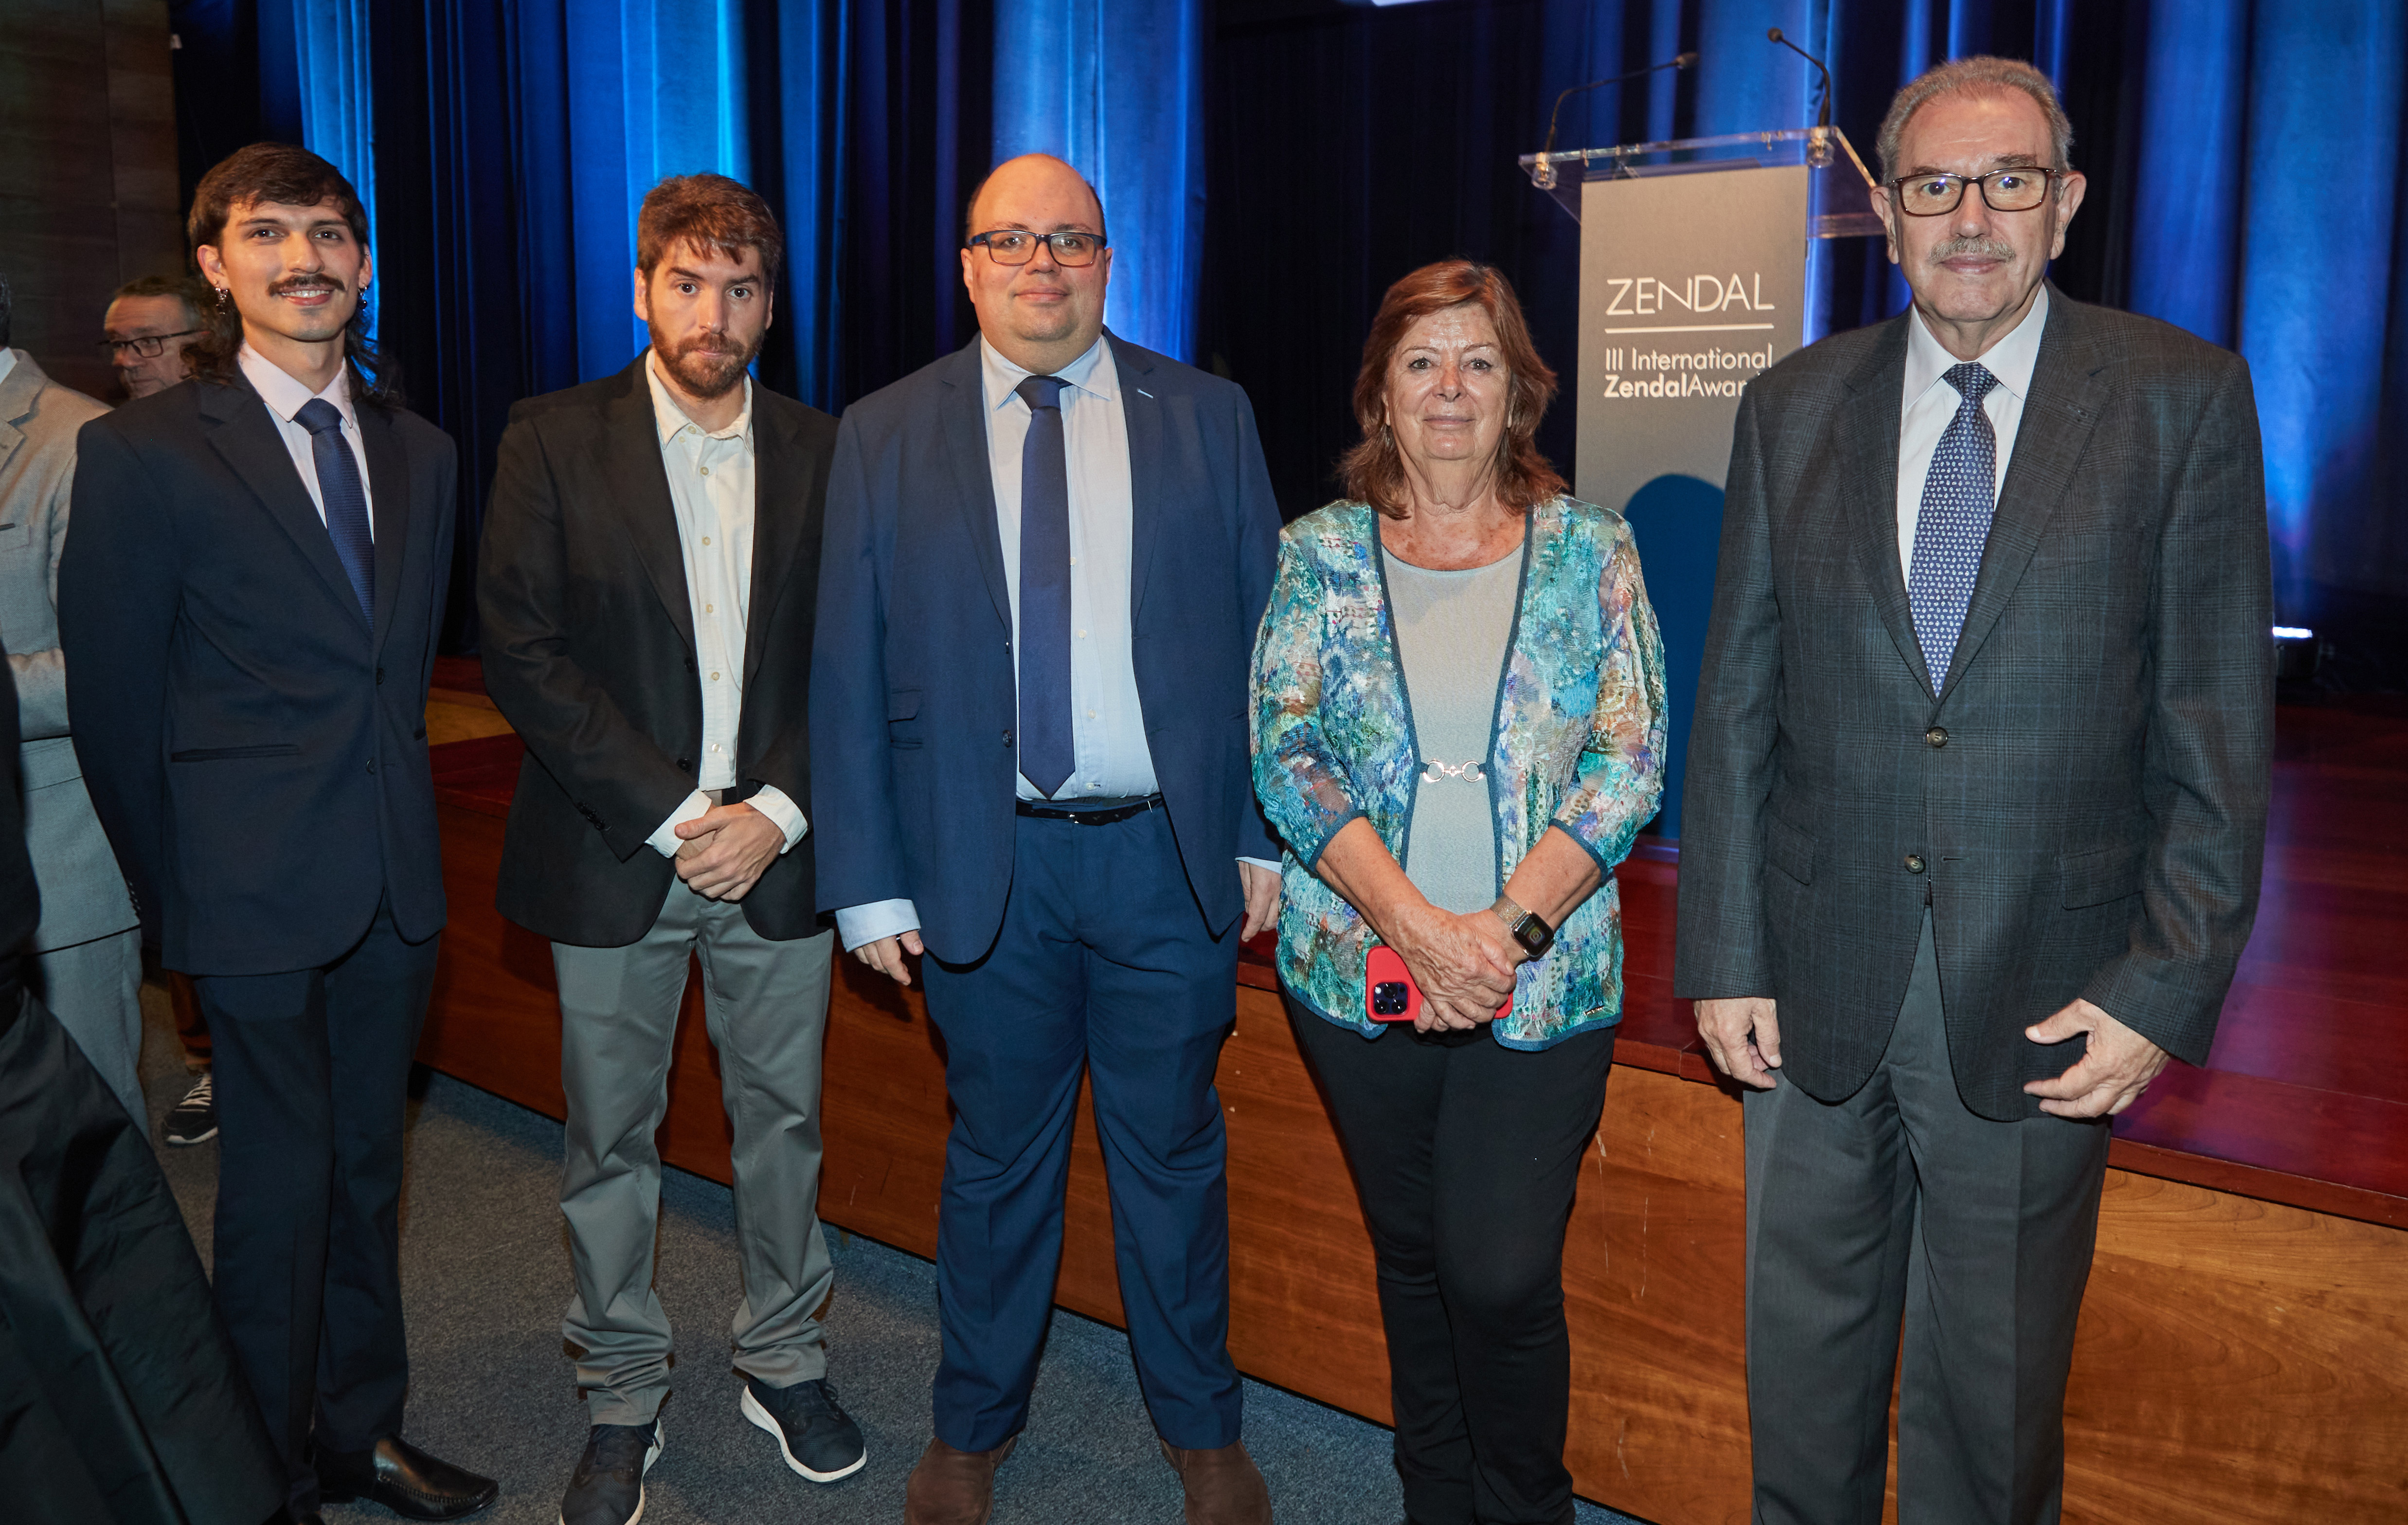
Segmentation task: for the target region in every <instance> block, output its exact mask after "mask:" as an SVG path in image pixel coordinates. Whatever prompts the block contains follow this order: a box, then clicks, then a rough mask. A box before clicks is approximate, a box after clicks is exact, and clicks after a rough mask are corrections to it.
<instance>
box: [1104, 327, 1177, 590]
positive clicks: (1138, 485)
mask: <svg viewBox="0 0 2408 1525" xmlns="http://www.w3.org/2000/svg"><path fill="white" fill-rule="evenodd" d="M1106 334H1107V337H1109V338H1111V341H1112V347H1111V354H1112V364H1113V366H1114V367H1116V368H1117V369H1118V370H1119V372H1120V384H1121V418H1122V421H1123V423H1124V424H1125V427H1126V428H1127V430H1128V453H1129V625H1130V627H1131V628H1135V627H1136V625H1137V619H1138V615H1139V612H1140V611H1141V610H1142V609H1143V608H1144V606H1145V587H1146V580H1147V574H1148V572H1149V571H1150V570H1151V568H1153V566H1154V543H1155V542H1156V541H1157V540H1160V539H1161V531H1162V518H1163V503H1162V404H1161V402H1160V401H1159V400H1158V399H1156V398H1155V397H1154V395H1153V394H1152V393H1151V392H1149V391H1146V390H1144V383H1145V381H1146V380H1147V379H1148V378H1149V377H1150V376H1151V375H1152V373H1153V371H1154V355H1153V353H1152V352H1150V351H1147V350H1143V349H1140V348H1139V347H1138V346H1137V345H1134V344H1131V343H1128V342H1127V341H1125V339H1123V338H1120V336H1118V335H1117V334H1112V333H1111V331H1110V330H1106Z"/></svg>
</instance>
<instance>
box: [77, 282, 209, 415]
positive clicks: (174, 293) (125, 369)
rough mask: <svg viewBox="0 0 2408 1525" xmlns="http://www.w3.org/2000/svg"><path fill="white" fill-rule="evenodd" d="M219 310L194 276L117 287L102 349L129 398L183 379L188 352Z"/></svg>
mask: <svg viewBox="0 0 2408 1525" xmlns="http://www.w3.org/2000/svg"><path fill="white" fill-rule="evenodd" d="M218 306H219V304H218V302H217V299H216V295H215V294H214V293H212V292H211V291H210V290H209V288H208V282H206V281H201V280H199V279H198V278H197V277H193V276H167V275H146V276H144V277H142V279H140V280H139V281H127V282H126V283H125V284H124V285H122V286H120V287H119V288H118V289H117V295H115V296H112V297H110V298H109V302H108V311H107V312H106V313H104V314H102V316H101V320H100V334H101V338H100V351H101V353H102V354H103V355H105V356H107V357H108V363H109V364H110V365H111V366H113V367H116V368H117V382H118V385H120V386H122V387H123V388H124V389H125V396H127V397H128V398H129V399H130V398H134V397H147V396H150V395H151V394H152V393H154V392H165V391H166V390H167V389H168V388H169V387H171V386H174V385H175V384H176V383H177V382H179V381H182V380H183V379H184V377H185V374H186V372H185V369H184V349H185V347H186V346H187V345H189V344H191V343H192V342H193V340H194V339H196V338H200V337H201V336H202V335H204V334H206V333H208V331H209V327H210V324H211V323H212V322H213V321H214V319H215V317H216V313H217V309H218Z"/></svg>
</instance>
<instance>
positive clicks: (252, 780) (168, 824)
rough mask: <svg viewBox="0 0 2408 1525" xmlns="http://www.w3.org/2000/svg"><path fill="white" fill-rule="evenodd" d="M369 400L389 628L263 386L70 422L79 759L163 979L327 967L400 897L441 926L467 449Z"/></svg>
mask: <svg viewBox="0 0 2408 1525" xmlns="http://www.w3.org/2000/svg"><path fill="white" fill-rule="evenodd" d="M358 384H359V383H358V380H357V377H356V376H354V378H353V385H354V387H357V386H358ZM355 395H356V394H355ZM358 413H359V421H360V438H361V440H362V442H363V445H364V446H365V450H366V455H367V462H368V488H369V496H370V498H371V500H372V505H373V507H372V510H371V511H372V512H373V514H374V516H375V535H376V613H375V617H374V619H373V620H371V619H370V618H368V617H367V616H366V615H364V614H362V613H361V611H360V605H359V599H358V597H357V596H356V595H354V594H353V593H352V591H351V583H350V582H349V580H348V579H346V578H345V577H344V575H343V567H342V562H341V561H340V560H339V559H338V558H337V556H336V554H335V543H334V540H333V539H332V538H331V537H329V536H328V535H327V533H326V526H325V522H324V521H323V520H322V519H320V518H319V517H318V511H317V508H316V506H315V505H313V504H312V503H311V502H310V501H309V490H308V488H307V487H306V486H304V485H303V484H302V482H301V476H300V473H299V472H298V471H296V470H295V469H294V465H293V457H292V455H291V454H290V453H287V452H286V450H285V448H284V441H283V439H282V438H281V437H280V436H279V434H278V433H277V429H276V423H275V420H274V419H273V418H271V417H270V416H269V414H268V411H267V405H266V404H265V403H263V402H262V401H260V399H259V394H258V393H256V392H254V391H252V390H251V384H250V383H249V382H248V381H242V380H240V379H236V381H233V382H230V383H225V384H219V383H215V382H208V381H190V382H186V383H185V384H184V385H181V386H175V387H170V388H168V389H167V390H166V391H165V392H161V393H158V394H156V395H154V396H149V397H144V398H141V399H139V400H137V401H135V402H130V403H128V404H126V405H125V406H124V407H122V408H121V409H119V410H117V411H115V412H113V413H109V414H107V415H105V416H103V417H101V418H96V419H94V420H93V421H92V422H91V423H89V424H85V425H84V426H83V431H82V433H81V434H80V435H79V437H78V439H77V457H78V458H77V466H76V480H75V495H74V498H73V502H72V508H71V510H70V512H71V516H72V522H73V524H74V526H75V528H74V532H73V533H72V534H70V535H69V536H68V537H67V544H66V550H65V554H63V555H62V557H61V558H60V562H59V635H60V644H61V646H62V647H63V649H64V650H65V654H66V669H67V707H68V710H69V712H71V713H72V714H73V715H74V716H75V744H76V757H77V760H78V761H79V763H80V764H81V765H82V768H83V775H84V783H85V785H86V786H87V787H88V788H89V789H90V790H91V792H92V802H93V808H94V809H95V810H96V811H98V813H99V814H100V822H101V826H102V827H104V828H105V829H106V830H107V831H108V841H109V845H110V846H111V847H112V848H114V849H115V851H116V854H117V860H118V864H119V866H120V867H121V868H122V869H123V870H124V871H125V878H126V882H127V883H128V885H131V886H132V887H133V890H134V893H135V899H136V906H137V909H139V911H140V912H141V914H142V921H143V928H144V932H145V935H146V938H147V939H149V940H150V941H155V942H158V943H159V944H160V949H161V957H162V961H163V962H165V964H166V965H167V967H168V968H170V969H178V970H182V971H186V972H187V973H193V974H266V973H275V972H279V971H289V970H297V969H314V968H320V967H322V966H324V965H327V964H330V963H332V962H333V961H334V960H335V959H337V957H341V956H342V954H343V953H344V952H345V951H347V950H348V949H349V948H350V947H351V945H352V944H353V943H354V942H358V941H359V939H360V937H361V935H362V934H363V933H365V932H366V930H367V929H368V925H369V923H370V922H371V921H372V920H373V919H374V918H375V916H376V912H377V905H378V902H379V901H380V900H381V899H386V898H388V897H389V898H390V899H391V901H392V906H393V917H394V926H395V928H397V929H398V930H399V932H400V934H401V935H402V937H404V938H405V939H408V940H409V941H411V942H419V941H423V939H426V938H429V937H432V936H434V935H435V934H436V933H437V931H439V930H441V929H442V927H443V915H444V906H443V865H442V852H441V845H440V843H439V842H438V841H437V835H436V825H435V786H434V782H433V779H432V778H431V777H430V775H429V773H428V771H427V763H426V690H427V685H428V683H429V682H430V681H431V680H432V678H433V676H434V663H435V643H436V640H437V634H438V632H439V631H440V630H441V628H442V625H443V601H444V596H445V593H446V591H447V587H448V584H449V581H450V574H451V570H452V512H453V507H454V503H455V501H456V499H457V496H458V492H459V472H458V465H457V454H456V452H455V451H454V450H453V447H452V440H451V438H450V437H449V436H448V435H445V434H444V433H443V432H442V431H440V430H438V429H437V428H436V427H435V426H434V425H433V424H428V423H427V422H426V421H425V420H423V419H422V418H420V417H418V416H417V415H416V414H414V413H409V412H405V411H403V410H399V409H394V408H379V407H374V406H371V405H369V404H367V403H366V402H362V403H361V404H360V406H359V409H358Z"/></svg>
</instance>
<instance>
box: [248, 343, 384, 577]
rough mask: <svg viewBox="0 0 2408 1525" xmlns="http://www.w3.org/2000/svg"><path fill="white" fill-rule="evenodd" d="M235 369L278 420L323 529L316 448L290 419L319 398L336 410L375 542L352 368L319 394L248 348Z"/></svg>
mask: <svg viewBox="0 0 2408 1525" xmlns="http://www.w3.org/2000/svg"><path fill="white" fill-rule="evenodd" d="M235 364H236V365H238V366H240V367H242V374H243V376H244V378H245V379H246V380H248V381H250V382H251V390H252V391H254V392H256V393H258V394H259V400H260V401H262V402H264V403H265V404H267V413H268V416H269V417H270V418H273V419H274V420H275V421H276V432H277V435H278V436H279V438H281V439H283V441H284V449H285V450H286V452H287V453H290V454H291V455H292V457H293V469H294V470H295V471H298V472H300V473H301V485H302V486H304V487H307V488H308V489H309V501H310V502H311V503H313V504H315V505H316V506H317V510H318V522H319V523H320V524H324V523H325V522H326V495H325V492H324V491H323V490H322V488H320V487H319V485H318V453H317V448H316V447H315V446H314V445H312V444H311V443H310V434H309V431H308V428H307V427H305V426H304V425H302V424H296V423H294V421H293V415H294V414H295V413H298V412H299V411H301V410H302V409H304V408H306V407H308V405H309V404H310V403H311V402H312V401H315V400H317V399H319V398H323V399H325V400H326V401H328V402H330V403H333V404H334V405H335V411H337V412H338V413H340V414H342V415H343V442H344V443H345V444H347V445H349V446H351V459H352V460H353V461H355V462H357V463H358V464H359V468H360V496H361V497H362V498H363V499H364V500H365V501H366V504H367V511H368V540H370V541H371V542H373V541H374V540H376V489H375V488H374V487H373V486H371V485H370V484H369V482H368V457H367V450H366V447H365V446H364V445H362V444H361V443H360V415H359V412H358V410H356V409H354V408H353V407H352V406H351V363H350V362H349V361H346V362H344V364H343V366H342V368H341V369H339V370H337V371H336V372H335V379H334V380H333V381H328V382H327V383H326V388H325V390H324V391H322V392H312V391H310V390H309V388H308V383H306V382H303V381H299V380H296V379H295V378H294V375H293V373H292V372H291V371H288V370H286V369H285V368H284V367H281V366H279V365H278V364H277V363H276V362H275V361H273V360H270V359H268V358H267V356H265V355H264V354H262V353H260V352H258V351H257V350H254V349H252V348H251V346H250V345H249V344H247V343H246V344H245V345H243V347H242V348H241V350H240V351H238V352H236V355H235Z"/></svg>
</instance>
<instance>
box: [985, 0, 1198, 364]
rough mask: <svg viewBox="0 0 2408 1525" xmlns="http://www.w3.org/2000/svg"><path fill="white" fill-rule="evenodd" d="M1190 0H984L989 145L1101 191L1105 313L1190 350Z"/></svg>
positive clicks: (1193, 162)
mask: <svg viewBox="0 0 2408 1525" xmlns="http://www.w3.org/2000/svg"><path fill="white" fill-rule="evenodd" d="M1204 8H1205V7H1204V0H1149V3H1147V4H1143V5H1130V4H1125V3H1122V0H996V6H995V36H996V45H995V156H996V158H997V159H998V160H1000V159H1007V158H1010V157H1011V156H1012V155H1014V154H1020V153H1039V152H1041V153H1051V154H1053V155H1054V156H1055V157H1057V158H1060V159H1063V160H1066V161H1068V163H1069V164H1071V165H1075V166H1076V167H1077V168H1078V170H1079V171H1080V173H1082V174H1083V175H1085V176H1086V177H1087V179H1088V180H1089V181H1090V182H1091V183H1092V184H1093V185H1094V186H1095V187H1096V189H1097V193H1098V194H1100V195H1101V196H1102V197H1103V201H1104V206H1105V208H1106V213H1105V215H1106V219H1107V222H1108V224H1109V232H1110V235H1111V244H1112V281H1111V295H1110V296H1109V297H1108V298H1107V300H1106V304H1105V309H1104V315H1105V321H1106V322H1108V323H1109V324H1111V327H1112V331H1113V332H1114V333H1117V334H1122V335H1125V336H1126V337H1127V338H1131V339H1134V340H1135V341H1136V342H1138V343H1140V344H1142V345H1145V346H1147V347H1148V348H1150V349H1154V350H1159V351H1161V352H1164V353H1165V354H1169V355H1175V356H1177V357H1179V358H1180V359H1183V360H1185V359H1192V358H1193V357H1194V354H1195V348H1196V297H1197V283H1198V281H1199V278H1200V274H1201V266H1202V262H1203V250H1204V106H1203V54H1204Z"/></svg>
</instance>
